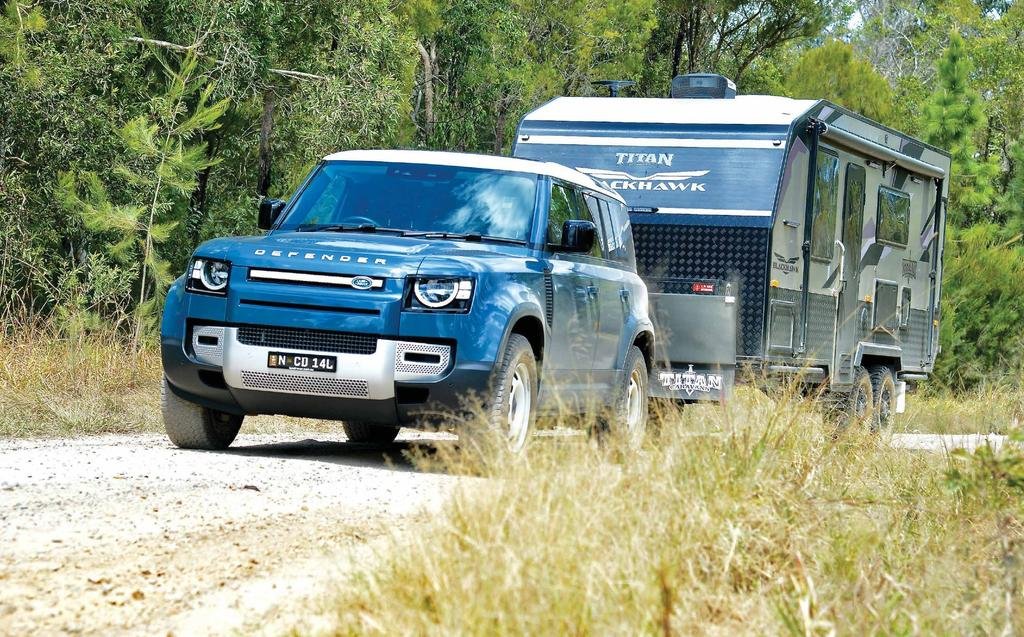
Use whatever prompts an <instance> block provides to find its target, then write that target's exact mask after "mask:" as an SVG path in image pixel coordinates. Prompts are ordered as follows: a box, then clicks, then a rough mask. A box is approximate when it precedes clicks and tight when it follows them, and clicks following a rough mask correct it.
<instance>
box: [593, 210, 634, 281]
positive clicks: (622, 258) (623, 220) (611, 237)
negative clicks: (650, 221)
mask: <svg viewBox="0 0 1024 637" xmlns="http://www.w3.org/2000/svg"><path fill="white" fill-rule="evenodd" d="M601 220H602V222H603V223H604V226H605V228H606V230H607V233H608V236H607V239H606V241H605V245H606V246H607V250H608V258H609V259H612V260H614V261H617V262H619V263H621V264H623V265H627V266H629V267H630V268H634V269H635V268H636V256H635V255H634V253H633V232H632V230H630V227H629V214H628V213H627V211H626V208H625V207H624V206H623V205H622V204H620V203H619V202H617V201H606V200H604V199H602V200H601Z"/></svg>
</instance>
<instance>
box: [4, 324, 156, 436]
mask: <svg viewBox="0 0 1024 637" xmlns="http://www.w3.org/2000/svg"><path fill="white" fill-rule="evenodd" d="M161 428H162V424H161V422H160V354H159V352H158V351H157V350H155V349H144V350H143V351H141V352H138V353H135V352H132V351H131V350H130V349H129V348H128V347H127V346H126V345H125V343H124V339H123V338H119V337H118V336H117V335H116V334H113V333H107V334H92V335H89V336H83V337H79V338H68V337H64V336H61V335H60V334H58V333H54V332H50V331H46V330H41V329H31V330H28V329H26V330H20V331H18V332H17V333H16V334H14V335H4V334H3V333H2V332H0V437H26V436H46V437H53V436H70V435H82V434H93V433H129V432H139V431H157V430H160V429H161Z"/></svg>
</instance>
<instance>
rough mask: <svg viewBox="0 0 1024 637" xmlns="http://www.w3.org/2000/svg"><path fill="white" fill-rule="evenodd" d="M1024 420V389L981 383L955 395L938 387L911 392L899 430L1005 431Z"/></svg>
mask: <svg viewBox="0 0 1024 637" xmlns="http://www.w3.org/2000/svg"><path fill="white" fill-rule="evenodd" d="M1022 422H1024V390H1022V389H1020V388H1014V387H1013V386H1012V385H993V386H988V387H981V388H979V389H976V390H974V391H972V392H970V393H966V394H960V395H954V394H950V393H947V392H941V391H936V390H931V391H928V390H926V391H922V392H920V393H916V394H910V395H908V396H907V412H906V413H905V414H903V415H901V416H899V417H898V418H897V421H896V423H895V425H894V429H895V430H896V431H907V432H927V433H937V434H968V433H998V434H1005V433H1007V432H1008V431H1010V430H1012V429H1014V428H1016V427H1019V426H1020V425H1021V423H1022Z"/></svg>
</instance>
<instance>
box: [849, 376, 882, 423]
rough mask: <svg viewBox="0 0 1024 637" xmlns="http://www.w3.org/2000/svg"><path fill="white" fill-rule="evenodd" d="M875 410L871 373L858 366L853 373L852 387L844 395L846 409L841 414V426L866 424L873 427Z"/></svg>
mask: <svg viewBox="0 0 1024 637" xmlns="http://www.w3.org/2000/svg"><path fill="white" fill-rule="evenodd" d="M874 412H875V391H874V386H873V385H872V383H871V374H870V373H869V372H868V370H867V369H865V368H864V367H858V368H857V372H856V374H855V375H854V381H853V389H851V390H850V394H849V395H848V396H847V397H846V409H845V410H844V413H843V414H842V417H843V423H842V424H843V426H847V427H848V426H850V425H854V426H860V425H867V424H870V426H872V427H873V425H874V420H873V415H874Z"/></svg>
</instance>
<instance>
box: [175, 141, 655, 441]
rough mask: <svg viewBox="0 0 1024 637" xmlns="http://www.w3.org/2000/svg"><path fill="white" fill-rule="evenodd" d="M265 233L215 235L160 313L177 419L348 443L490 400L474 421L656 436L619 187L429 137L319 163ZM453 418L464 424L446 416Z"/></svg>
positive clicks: (276, 207)
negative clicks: (264, 422)
mask: <svg viewBox="0 0 1024 637" xmlns="http://www.w3.org/2000/svg"><path fill="white" fill-rule="evenodd" d="M259 225H260V227H261V228H263V229H267V230H269V232H268V233H267V234H266V235H265V236H256V237H231V238H220V239H214V240H212V241H208V242H206V243H203V244H202V245H200V246H199V247H198V248H197V249H196V251H195V254H194V255H193V257H192V259H191V261H190V263H189V266H188V269H187V271H186V272H185V274H184V276H182V277H181V278H180V279H178V280H177V281H176V282H175V283H174V285H173V286H172V287H171V289H170V291H169V293H168V296H167V303H166V308H165V310H164V315H163V323H162V326H161V344H162V348H161V349H162V357H163V367H164V375H165V379H164V385H163V418H164V423H165V426H166V429H167V434H168V436H169V437H170V439H171V440H172V441H173V442H174V443H175V444H176V445H178V446H180V447H187V448H197V449H221V448H225V447H227V446H228V445H230V444H231V442H232V441H233V440H234V438H235V436H236V435H237V433H238V430H239V428H240V426H241V424H242V419H243V417H244V416H246V415H251V414H284V415H289V416H302V417H310V418H323V419H334V420H342V421H344V428H345V431H346V434H347V435H348V437H349V439H350V440H353V441H360V442H375V443H387V442H390V441H392V440H394V438H395V436H396V435H397V433H398V430H399V428H400V427H401V426H404V425H409V426H416V425H418V424H426V425H432V424H437V423H438V422H439V421H441V422H444V419H445V418H449V419H450V416H451V415H452V414H466V413H470V412H472V411H473V410H476V413H479V410H480V409H481V408H482V409H483V414H484V418H482V419H481V418H477V419H467V420H466V422H467V423H470V424H465V425H463V428H462V429H461V430H460V433H463V434H474V433H480V432H484V431H487V432H491V433H497V434H498V435H499V436H500V437H501V438H502V439H504V440H505V441H506V442H507V445H508V447H509V449H511V450H512V451H519V450H521V449H522V448H523V446H524V445H525V444H526V441H527V439H528V437H529V434H530V431H531V429H532V428H533V426H534V422H535V419H536V417H537V416H538V414H541V415H543V414H551V413H559V414H562V413H567V412H581V411H588V410H600V412H599V413H601V414H602V415H603V417H604V418H606V419H607V420H606V421H607V422H609V423H613V424H618V425H620V426H623V427H625V428H626V430H627V431H628V432H630V434H632V435H639V434H640V433H642V431H643V428H644V426H645V424H646V418H647V407H646V402H647V391H648V378H647V374H648V370H649V369H650V367H651V363H652V361H651V356H652V352H653V351H654V332H653V329H652V325H651V321H650V320H649V318H648V316H647V290H646V288H645V287H644V284H643V282H642V281H641V280H640V278H639V277H638V276H637V274H636V268H635V263H634V254H633V244H632V234H631V231H630V225H629V218H628V216H627V211H626V207H625V205H624V204H623V201H622V199H621V198H620V197H619V196H618V195H617V194H615V193H613V192H610V191H608V190H605V189H603V188H601V187H599V186H598V185H597V184H596V183H595V182H594V181H592V180H591V179H590V178H589V177H587V176H585V175H583V174H582V173H579V172H576V171H574V170H571V169H568V168H565V167H563V166H559V165H556V164H551V163H541V162H534V161H528V160H521V159H511V158H502V157H491V156H482V155H468V154H458V153H439V152H425V151H349V152H343V153H338V154H335V155H331V156H329V157H327V158H325V159H324V160H323V161H322V162H321V163H320V164H319V165H318V166H316V168H315V169H314V170H313V171H312V172H311V173H310V175H309V176H308V177H307V178H306V180H305V182H304V183H303V184H302V185H301V187H300V188H299V190H298V192H296V193H295V195H294V196H293V198H292V199H291V200H290V201H288V202H283V201H279V200H272V199H269V200H264V201H263V202H262V203H261V205H260V210H259ZM449 421H450V420H449Z"/></svg>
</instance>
